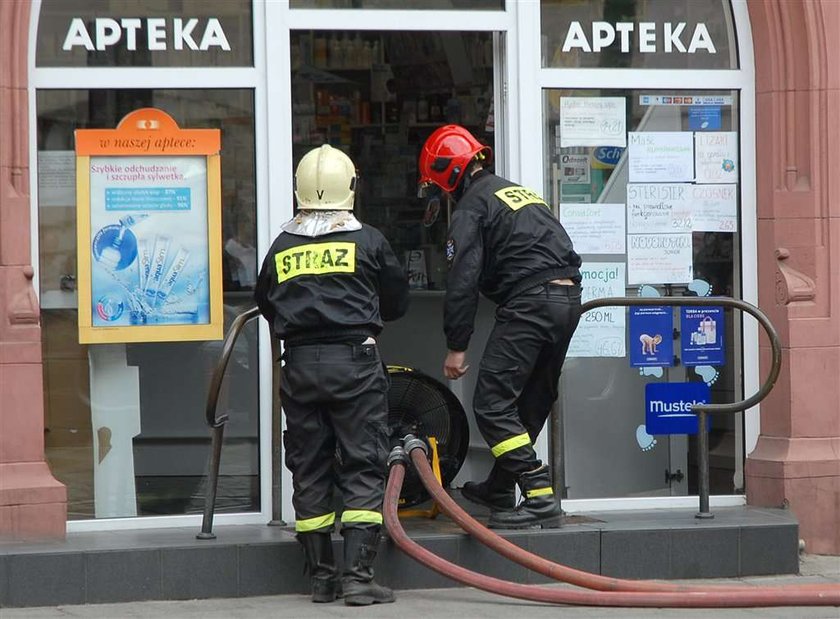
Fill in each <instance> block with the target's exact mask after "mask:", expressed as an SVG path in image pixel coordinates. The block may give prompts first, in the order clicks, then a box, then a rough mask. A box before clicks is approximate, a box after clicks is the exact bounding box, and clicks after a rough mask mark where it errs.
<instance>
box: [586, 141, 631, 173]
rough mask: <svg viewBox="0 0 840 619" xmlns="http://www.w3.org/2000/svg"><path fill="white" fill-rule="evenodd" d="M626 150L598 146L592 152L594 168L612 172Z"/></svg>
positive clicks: (617, 147)
mask: <svg viewBox="0 0 840 619" xmlns="http://www.w3.org/2000/svg"><path fill="white" fill-rule="evenodd" d="M623 152H624V149H623V148H622V147H621V146H596V147H595V148H594V149H593V150H592V167H594V168H595V169H599V170H611V169H612V168H614V167H615V166H617V165H618V161H619V159H621V154H622V153H623Z"/></svg>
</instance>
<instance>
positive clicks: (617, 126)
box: [559, 97, 627, 148]
mask: <svg viewBox="0 0 840 619" xmlns="http://www.w3.org/2000/svg"><path fill="white" fill-rule="evenodd" d="M559 130H560V146H561V148H566V147H569V146H621V147H624V146H627V110H626V107H625V101H624V97H561V98H560V127H559Z"/></svg>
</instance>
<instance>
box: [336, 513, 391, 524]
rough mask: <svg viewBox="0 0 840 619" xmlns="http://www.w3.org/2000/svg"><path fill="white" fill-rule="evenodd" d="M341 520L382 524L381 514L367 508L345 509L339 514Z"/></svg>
mask: <svg viewBox="0 0 840 619" xmlns="http://www.w3.org/2000/svg"><path fill="white" fill-rule="evenodd" d="M341 522H367V523H369V524H382V514H380V513H379V512H374V511H370V510H367V509H346V510H344V513H343V514H341Z"/></svg>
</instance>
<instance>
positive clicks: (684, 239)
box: [627, 233, 694, 286]
mask: <svg viewBox="0 0 840 619" xmlns="http://www.w3.org/2000/svg"><path fill="white" fill-rule="evenodd" d="M693 259H694V256H693V252H692V242H691V234H682V233H680V234H629V235H627V283H628V284H629V285H631V286H633V285H636V284H688V283H690V282H691V280H692V279H694V260H693Z"/></svg>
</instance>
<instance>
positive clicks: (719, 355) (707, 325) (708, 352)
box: [680, 307, 726, 366]
mask: <svg viewBox="0 0 840 619" xmlns="http://www.w3.org/2000/svg"><path fill="white" fill-rule="evenodd" d="M680 327H681V331H682V337H681V345H682V362H683V365H686V366H695V365H724V363H725V362H726V354H725V350H724V330H723V308H722V307H683V308H681V311H680Z"/></svg>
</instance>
